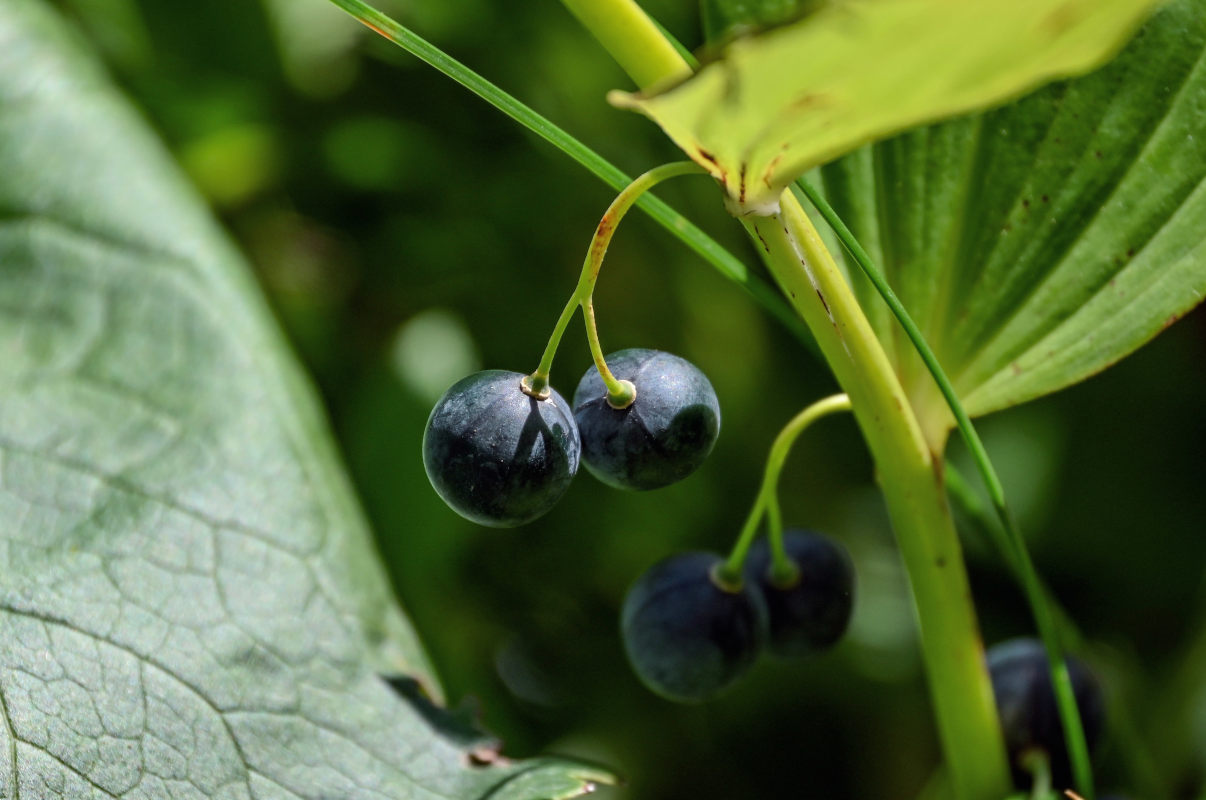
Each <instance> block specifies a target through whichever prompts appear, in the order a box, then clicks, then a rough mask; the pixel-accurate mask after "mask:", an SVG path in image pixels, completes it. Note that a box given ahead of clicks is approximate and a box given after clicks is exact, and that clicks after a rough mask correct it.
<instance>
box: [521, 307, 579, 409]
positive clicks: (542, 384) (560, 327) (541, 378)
mask: <svg viewBox="0 0 1206 800" xmlns="http://www.w3.org/2000/svg"><path fill="white" fill-rule="evenodd" d="M578 306H579V302H578V293H577V292H574V293H573V294H572V295H570V299H569V300H567V301H566V302H565V308H563V309H561V316H560V317H558V318H557V324H556V325H554V326H553V333H552V335H551V336H549V343H548V344H547V345H545V346H544V353H543V354H542V355H541V356H540V364H539V366H537V367H536V371H535V372H533V373H532V374H531V375H528V376H527V377H526V378H524V379H523V382H522V383H523V388H524V391H526V392H527V393H528V394H530V395H532V396H533V397H535V398H536V399H538V400H543V399H545V398H546V397H548V396H549V372H550V371H551V370H552V369H553V357H554V356H556V355H557V348H558V347H560V346H561V337H562V335H563V334H564V333H565V329H566V327H567V326H568V325H569V323H570V320H571V319H573V318H574V312H575V311H577V310H578Z"/></svg>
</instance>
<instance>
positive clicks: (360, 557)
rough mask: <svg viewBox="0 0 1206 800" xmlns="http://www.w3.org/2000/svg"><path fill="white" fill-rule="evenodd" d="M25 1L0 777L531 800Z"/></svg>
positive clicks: (137, 153)
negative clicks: (469, 726) (481, 731)
mask: <svg viewBox="0 0 1206 800" xmlns="http://www.w3.org/2000/svg"><path fill="white" fill-rule="evenodd" d="M81 52H82V48H81V47H80V43H79V42H78V41H77V40H76V39H74V38H72V37H71V35H70V34H69V33H67V32H66V31H65V30H64V29H63V28H61V27H60V25H59V23H58V22H57V21H56V20H55V19H54V18H53V16H51V15H50V13H49V12H48V11H47V10H45V8H44V7H43V6H41V5H39V4H36V3H33V2H30V0H4V2H0V353H3V358H2V359H0V518H2V519H4V520H5V522H6V524H5V528H4V533H3V538H4V547H3V549H0V560H2V563H3V567H4V574H5V582H4V587H3V590H2V591H0V741H2V742H3V751H4V752H5V753H6V757H4V758H3V759H0V786H2V787H4V788H3V789H0V793H3V795H4V796H5V797H18V796H20V797H23V798H26V799H27V800H30V799H31V798H62V797H85V796H87V797H126V796H131V795H133V794H139V793H141V794H142V795H145V796H167V795H168V794H172V795H173V796H176V795H180V796H183V795H188V796H194V797H202V796H204V797H222V798H247V797H251V796H255V797H273V798H284V797H306V798H320V797H325V798H329V797H341V798H368V797H373V798H413V797H416V796H429V795H441V796H447V797H457V798H471V797H472V798H476V797H483V796H486V795H489V796H491V797H508V798H537V797H549V796H563V795H568V794H573V793H577V792H581V791H583V790H584V789H585V787H586V782H587V781H589V780H594V779H598V778H599V777H602V776H600V775H598V773H596V772H594V771H592V770H588V769H584V768H579V767H577V766H575V765H571V764H567V763H563V762H559V761H537V762H528V763H515V764H513V763H510V762H508V761H506V760H505V759H502V758H501V757H499V756H497V753H496V751H494V750H493V749H492V747H493V745H492V743H491V742H490V740H488V739H486V738H485V737H481V738H478V739H472V738H467V737H465V736H464V735H463V726H461V725H459V724H458V723H457V721H456V720H455V718H453V717H451V716H449V715H447V713H446V712H444V711H443V710H442V709H440V708H438V707H437V706H435V705H434V704H432V703H431V701H429V700H426V699H425V697H422V696H421V695H420V696H419V697H414V696H409V695H407V696H398V695H396V694H395V693H394V692H393V691H392V690H391V689H390V688H389V685H387V683H386V682H385V681H383V680H381V678H380V677H378V676H379V675H381V674H385V675H389V676H398V675H405V676H408V677H409V678H411V679H413V681H414V682H415V685H416V686H421V687H422V688H423V689H424V691H425V692H426V693H437V692H438V687H437V686H436V684H435V681H434V678H433V677H432V676H431V674H430V672H429V669H428V667H427V663H426V658H425V656H424V655H423V652H422V651H421V649H420V647H419V645H418V643H417V641H416V640H415V638H414V635H413V633H412V631H411V629H410V627H409V623H408V622H407V621H406V620H405V618H404V617H403V615H402V612H401V611H400V609H399V608H398V607H397V606H396V605H395V603H394V602H393V600H392V598H391V596H390V592H389V588H388V586H387V582H386V580H385V579H384V575H383V572H382V570H381V568H380V565H379V564H378V563H377V560H376V557H375V554H374V553H373V550H372V546H371V544H370V540H369V536H368V531H367V530H366V528H365V526H364V524H363V521H362V520H361V517H360V513H359V511H358V509H357V507H356V505H355V502H354V500H353V499H352V496H351V492H350V491H349V487H348V486H347V484H346V480H345V478H344V477H343V475H342V473H341V471H340V468H339V467H338V464H337V459H336V457H335V454H334V451H333V448H332V446H331V443H330V441H329V435H328V433H327V430H326V425H325V422H324V421H323V418H322V413H321V411H320V410H319V408H318V406H317V404H316V402H315V399H314V397H313V393H312V391H311V390H310V388H309V387H308V386H307V385H306V382H305V380H304V379H303V378H302V376H301V374H300V372H299V371H298V369H297V367H296V365H295V364H294V363H293V361H292V359H291V358H290V356H289V354H288V352H287V348H286V347H285V346H284V344H283V342H282V340H281V337H280V335H279V334H278V333H277V332H276V331H275V329H274V327H273V325H272V324H271V322H270V317H269V315H268V313H267V311H266V309H265V307H264V304H263V301H262V300H261V299H260V297H259V295H258V293H257V292H256V290H255V288H254V286H253V284H252V283H251V281H250V278H249V275H248V272H247V269H246V267H245V266H244V265H243V264H242V263H241V261H240V259H239V258H238V256H237V255H236V254H235V252H234V251H233V250H232V249H231V247H230V245H229V244H228V243H227V242H226V240H225V238H224V237H223V236H222V235H221V233H220V232H219V231H218V230H217V229H216V227H215V226H214V224H213V223H212V222H211V221H210V220H208V219H207V218H206V214H205V211H204V208H203V204H202V203H201V202H200V201H199V200H198V199H197V198H196V197H195V196H193V194H192V193H191V192H190V191H189V190H188V188H187V187H186V186H185V185H184V183H183V181H182V180H181V178H180V177H179V174H178V172H177V170H176V169H175V168H174V167H173V166H172V165H171V163H170V161H169V160H168V158H167V157H166V155H165V153H164V151H163V149H162V147H161V146H160V145H159V144H158V143H157V142H156V141H154V140H153V139H152V138H151V137H150V135H149V134H148V133H147V131H146V130H145V127H144V126H143V124H142V123H141V122H140V121H139V120H138V118H137V115H136V114H135V113H134V112H133V111H132V110H131V109H130V108H129V107H128V106H126V105H125V104H124V102H123V101H122V100H121V99H120V98H119V97H117V96H116V95H115V93H114V92H113V91H112V90H111V88H110V87H109V86H108V85H107V84H106V81H105V79H104V78H103V77H102V76H101V75H100V74H99V71H98V70H97V68H96V67H95V66H94V65H93V64H92V63H91V62H89V61H86V60H84V58H83V57H81V55H80V53H81Z"/></svg>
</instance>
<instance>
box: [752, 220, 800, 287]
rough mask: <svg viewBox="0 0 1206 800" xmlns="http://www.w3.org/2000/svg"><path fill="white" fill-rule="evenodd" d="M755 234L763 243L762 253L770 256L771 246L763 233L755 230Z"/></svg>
mask: <svg viewBox="0 0 1206 800" xmlns="http://www.w3.org/2000/svg"><path fill="white" fill-rule="evenodd" d="M754 233H756V234H757V235H758V241H760V242H762V251H763V252H765V253H767V254H768V255H769V254H770V245H768V244H767V243H766V239H763V238H762V231H760V230H758V229H757V228H755V229H754ZM792 296H793V297H795V295H792Z"/></svg>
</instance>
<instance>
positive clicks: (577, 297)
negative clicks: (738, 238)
mask: <svg viewBox="0 0 1206 800" xmlns="http://www.w3.org/2000/svg"><path fill="white" fill-rule="evenodd" d="M703 174H706V173H705V171H704V169H703V168H702V167H700V166H699V165H698V164H696V163H694V162H693V161H675V162H673V163H670V164H663V165H662V166H660V167H654V168H653V169H651V170H649V171H648V172H645V173H644V174H642V175H639V176H637V178H636V179H634V180H633V181H632V183H630V184H628V186H626V187H625V188H624V190H623V191H621V192H620V193H619V194H618V195H616V199H615V200H612V201H611V205H610V206H608V207H607V211H606V212H604V214H603V218H602V219H601V220H599V225H598V226H597V227H596V228H595V234H594V236H592V237H591V240H590V246H589V247H588V248H587V250H586V258H585V260H584V261H583V263H582V272H581V274H580V275H579V276H578V285H577V286H575V287H574V292H573V294H571V295H570V298H569V300H568V301H566V304H565V308H563V309H562V310H561V316H560V317H558V319H557V324H556V325H555V326H554V327H553V334H552V336H550V337H549V343H548V345H546V346H545V348H544V354H543V355H542V356H541V357H540V364H539V365H538V366H537V367H536V371H535V372H533V373H532V374H531V375H529V376H527V377H526V378H524V380H523V387H524V391H525V392H527V393H528V394H530V395H532V396H533V397H536V398H538V399H543V398H544V397H547V396H548V391H549V388H548V386H549V372H550V371H551V370H552V368H553V357H554V356H556V355H557V347H558V346H559V345H560V344H561V336H562V334H564V333H565V329H566V327H567V326H568V325H569V322H570V320H571V319H572V318H573V316H574V312H575V311H577V310H578V309H579V308H581V309H582V317H583V320H584V322H585V323H586V340H587V343H588V344H589V345H590V354H591V357H592V358H593V359H594V362H595V366H596V367H597V368H598V370H599V375H600V377H602V378H603V384H604V385H605V386H606V387H607V401H608V403H609V404H611V406H612V407H613V408H626V407H627V406H629V405H631V404H632V401H633V399H635V397H636V389H635V388H634V387H633V385H632V383H630V382H629V381H621V380H618V379H617V378H616V376H615V375H613V374H612V372H611V370H610V369H608V368H607V361H606V360H605V359H604V358H603V348H602V346H601V345H600V343H599V331H598V326H597V325H596V324H595V308H594V292H595V283H596V282H598V280H599V271H600V270H601V269H602V268H603V259H604V257H605V256H606V255H607V247H608V245H610V244H611V237H612V236H614V235H615V232H616V228H617V227H619V225H620V220H622V219H623V218H624V215H625V214H627V213H628V209H630V208H632V206H633V205H634V204H635V203H636V202H637V200H640V199H641V195H643V194H644V193H645V192H647V191H649V190H650V189H652V188H653V187H654V186H656V185H657V184H659V183H661V182H662V181H664V180H667V179H669V178H674V177H677V176H679V175H703Z"/></svg>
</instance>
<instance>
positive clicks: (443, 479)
mask: <svg viewBox="0 0 1206 800" xmlns="http://www.w3.org/2000/svg"><path fill="white" fill-rule="evenodd" d="M523 377H524V376H523V375H521V374H519V373H518V372H505V371H503V370H497V369H492V370H486V371H484V372H478V373H475V374H473V375H470V376H468V377H466V378H462V379H461V380H459V381H457V382H456V383H455V384H453V386H452V388H450V389H449V390H448V391H447V392H445V393H444V396H443V397H441V398H440V400H439V402H437V403H436V405H435V408H433V409H432V411H431V416H430V417H429V418H428V419H427V429H426V430H425V431H424V432H423V466H424V467H425V468H426V470H427V478H428V479H429V480H430V481H431V485H432V486H434V487H435V490H436V492H437V493H438V494H439V495H440V497H442V498H443V499H444V502H445V503H447V504H448V505H449V506H450V507H451V508H452V510H453V511H455V512H457V513H458V514H460V515H461V516H463V517H465V518H466V519H470V520H473V521H474V522H476V523H478V524H480V525H490V526H494V527H499V528H506V527H512V526H515V525H522V524H524V523H525V522H531V521H532V520H534V519H536V518H537V517H539V516H540V515H541V514H544V513H545V512H546V511H548V510H549V509H550V508H552V507H553V504H555V503H556V502H557V500H558V499H560V497H561V495H562V494H564V493H565V490H566V489H567V488H568V487H569V483H570V480H571V479H572V478H573V477H574V474H575V473H576V472H577V471H578V456H579V452H580V450H581V444H580V442H579V439H578V426H577V425H576V424H575V423H574V417H573V414H572V412H571V411H570V407H569V404H568V403H566V402H565V399H564V398H562V397H561V395H559V394H557V393H556V392H550V393H549V397H548V399H546V400H537V399H536V398H534V397H531V396H529V395H527V394H525V393H524V392H523V390H522V388H521V386H520V381H521V380H522V379H523Z"/></svg>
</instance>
